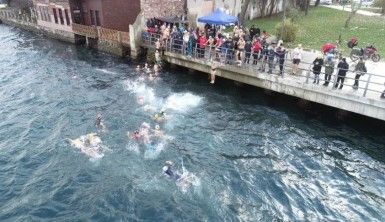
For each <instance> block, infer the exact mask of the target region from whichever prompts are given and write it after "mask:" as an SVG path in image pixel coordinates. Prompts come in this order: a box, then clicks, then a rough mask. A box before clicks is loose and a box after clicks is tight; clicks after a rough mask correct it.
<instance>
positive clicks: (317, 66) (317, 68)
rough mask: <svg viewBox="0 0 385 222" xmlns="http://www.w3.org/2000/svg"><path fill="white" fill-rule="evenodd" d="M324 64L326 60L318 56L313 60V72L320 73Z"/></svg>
mask: <svg viewBox="0 0 385 222" xmlns="http://www.w3.org/2000/svg"><path fill="white" fill-rule="evenodd" d="M323 64H324V60H323V59H322V58H316V59H315V60H314V61H313V72H314V74H320V73H321V69H322V66H323Z"/></svg>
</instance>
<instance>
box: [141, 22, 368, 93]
mask: <svg viewBox="0 0 385 222" xmlns="http://www.w3.org/2000/svg"><path fill="white" fill-rule="evenodd" d="M146 35H148V36H147V38H152V41H153V42H155V47H156V53H155V57H156V60H157V61H159V60H160V53H161V52H162V51H163V50H164V48H165V47H170V49H171V50H173V51H175V52H178V53H182V54H185V55H187V56H189V57H197V58H205V59H207V60H210V61H212V62H215V65H213V66H212V70H211V76H214V77H211V80H210V83H214V81H215V73H216V68H217V67H218V66H219V65H220V64H222V65H223V64H233V65H238V66H242V65H258V64H259V63H260V65H259V68H258V70H259V71H260V72H267V73H268V74H272V73H274V72H276V74H279V75H283V73H284V69H285V67H287V66H289V65H287V64H285V62H286V60H287V56H286V55H287V54H288V50H287V49H285V47H284V46H283V42H282V41H281V40H279V41H277V40H276V39H275V38H274V37H271V36H270V35H269V33H267V32H266V31H264V30H263V31H262V32H261V30H260V29H259V28H257V27H255V26H254V25H253V26H251V27H250V29H246V28H245V27H243V26H240V25H235V26H234V27H232V28H227V29H224V30H223V29H220V28H219V27H215V26H211V25H208V24H206V25H205V26H204V28H195V29H192V28H188V26H187V25H185V24H168V23H165V22H161V21H159V20H156V19H150V20H149V21H148V22H147V33H146ZM302 54H303V49H302V45H298V46H297V47H296V48H295V49H293V50H292V51H291V59H292V61H291V62H292V64H291V74H293V75H297V74H298V72H299V71H301V70H299V64H300V63H301V60H302ZM277 65H278V67H279V70H275V67H276V66H277ZM335 65H336V63H335V56H334V54H333V50H331V51H330V52H327V51H325V52H324V55H322V54H321V55H319V56H317V58H316V59H315V60H314V61H313V63H312V70H313V74H314V76H313V77H312V79H314V81H313V83H314V84H319V83H320V74H321V73H322V68H324V84H323V86H325V87H327V86H328V85H329V83H330V82H331V81H332V80H331V77H332V75H333V73H334V71H335V70H336V69H337V73H336V79H335V81H334V85H333V88H335V89H337V88H338V89H342V88H343V86H344V82H345V78H346V74H347V72H348V71H349V64H348V63H347V61H346V59H345V58H341V59H340V60H339V61H338V64H337V67H336V66H335ZM354 71H355V73H356V76H355V81H354V85H353V86H352V87H353V89H354V90H357V89H358V88H359V79H360V77H361V76H362V75H364V74H365V73H366V72H367V69H366V66H365V62H364V61H363V60H362V59H360V61H359V62H358V63H357V65H356V66H355V70H354ZM301 72H302V71H301ZM213 73H214V74H213Z"/></svg>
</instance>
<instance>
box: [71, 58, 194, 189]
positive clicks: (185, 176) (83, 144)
mask: <svg viewBox="0 0 385 222" xmlns="http://www.w3.org/2000/svg"><path fill="white" fill-rule="evenodd" d="M138 69H139V70H143V71H144V72H145V73H148V74H149V75H150V77H151V76H152V70H151V68H149V66H148V64H147V63H146V64H145V65H144V67H143V68H140V66H139V67H138ZM159 69H160V66H159V65H158V64H155V65H154V69H153V71H154V73H155V75H157V71H159ZM150 80H151V79H150ZM138 103H139V99H138ZM139 104H141V105H143V104H144V97H143V101H142V103H139ZM151 119H152V120H153V121H155V122H156V124H155V127H154V129H151V126H150V124H148V123H145V122H144V123H142V124H141V126H140V127H139V129H137V130H135V131H133V132H132V133H130V132H127V136H128V138H129V139H130V140H132V141H135V142H143V143H144V144H151V141H152V139H153V138H154V139H158V140H164V139H167V136H166V135H165V134H164V132H163V131H162V130H161V127H160V124H161V123H163V122H165V121H166V119H167V117H166V112H165V111H164V110H161V111H159V112H157V113H156V114H154V115H153V116H152V118H151ZM95 126H96V129H97V130H98V133H102V132H105V131H106V125H105V124H104V120H103V117H102V115H101V114H100V113H97V115H96V119H95ZM68 141H69V143H70V144H71V145H72V146H73V147H75V148H77V149H79V150H80V151H81V152H82V153H84V154H85V155H87V156H89V157H91V158H92V159H99V158H102V157H103V156H104V153H103V151H104V150H103V146H102V140H101V139H100V137H98V135H97V133H90V134H87V135H84V136H80V137H79V138H78V139H75V140H71V139H69V140H68ZM173 166H174V164H173V162H172V161H166V162H165V165H164V167H163V168H162V171H163V174H164V175H165V176H166V177H167V178H169V179H171V180H173V181H175V182H176V184H177V185H178V186H180V187H182V190H183V189H184V190H185V189H186V188H188V187H189V186H190V185H191V184H193V181H196V180H197V178H196V176H195V175H193V174H191V173H188V172H187V171H185V170H184V168H183V164H182V173H180V172H179V171H176V170H174V169H173Z"/></svg>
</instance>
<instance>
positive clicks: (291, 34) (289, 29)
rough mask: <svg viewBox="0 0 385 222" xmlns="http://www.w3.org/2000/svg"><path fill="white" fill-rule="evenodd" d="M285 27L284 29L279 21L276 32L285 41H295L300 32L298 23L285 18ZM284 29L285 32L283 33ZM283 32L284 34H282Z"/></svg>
mask: <svg viewBox="0 0 385 222" xmlns="http://www.w3.org/2000/svg"><path fill="white" fill-rule="evenodd" d="M283 24H284V27H283V29H282V23H278V24H277V25H276V26H275V32H276V34H277V36H279V37H280V39H282V40H283V41H284V42H294V40H295V38H296V37H297V33H298V29H299V27H298V25H296V24H295V23H294V22H293V21H292V20H291V19H285V21H284V23H283ZM281 31H283V33H281ZM281 34H282V36H281Z"/></svg>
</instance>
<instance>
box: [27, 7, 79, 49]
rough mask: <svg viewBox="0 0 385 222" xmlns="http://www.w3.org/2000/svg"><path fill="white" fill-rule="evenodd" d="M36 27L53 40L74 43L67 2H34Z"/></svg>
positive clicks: (69, 9)
mask: <svg viewBox="0 0 385 222" xmlns="http://www.w3.org/2000/svg"><path fill="white" fill-rule="evenodd" d="M33 5H34V7H35V10H36V14H37V25H38V27H39V28H40V29H42V30H44V31H45V32H46V33H47V34H49V35H54V37H55V38H59V39H62V40H66V41H70V42H74V34H73V32H72V22H73V20H72V10H71V2H70V1H69V0H62V1H57V0H34V1H33Z"/></svg>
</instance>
